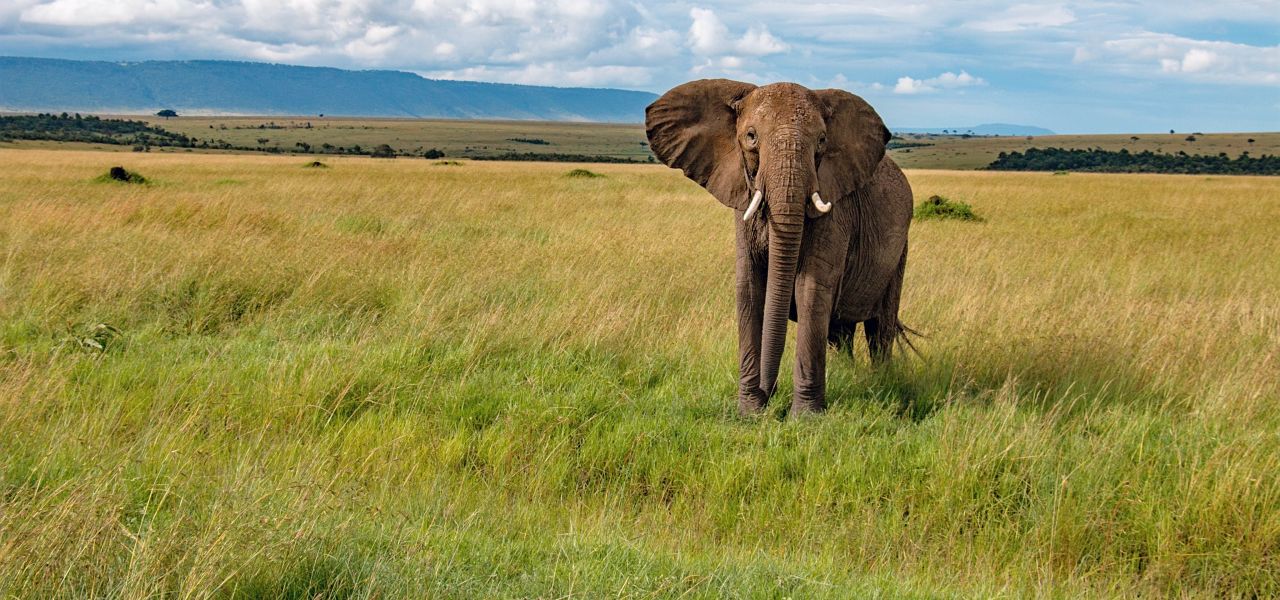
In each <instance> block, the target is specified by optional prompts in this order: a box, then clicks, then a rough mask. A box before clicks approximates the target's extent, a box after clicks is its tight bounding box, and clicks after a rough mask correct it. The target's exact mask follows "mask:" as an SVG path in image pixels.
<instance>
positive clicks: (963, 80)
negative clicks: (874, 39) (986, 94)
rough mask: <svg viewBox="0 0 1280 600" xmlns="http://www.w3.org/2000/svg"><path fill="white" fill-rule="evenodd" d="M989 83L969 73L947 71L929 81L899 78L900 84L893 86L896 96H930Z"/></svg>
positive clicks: (905, 77)
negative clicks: (939, 92) (947, 90)
mask: <svg viewBox="0 0 1280 600" xmlns="http://www.w3.org/2000/svg"><path fill="white" fill-rule="evenodd" d="M986 84H987V82H986V81H984V80H983V79H982V78H981V77H974V76H973V75H970V74H969V72H968V71H960V73H959V74H956V73H952V72H951V71H947V72H945V73H943V74H941V75H938V76H937V77H930V78H928V79H915V78H912V77H907V76H903V77H899V78H898V82H897V83H896V84H894V86H893V93H895V94H930V93H933V92H937V91H939V90H944V89H955V88H962V87H970V86H975V85H986Z"/></svg>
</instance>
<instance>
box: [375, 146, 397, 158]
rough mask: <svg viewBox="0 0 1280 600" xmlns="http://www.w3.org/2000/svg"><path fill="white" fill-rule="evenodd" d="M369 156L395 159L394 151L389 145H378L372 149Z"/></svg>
mask: <svg viewBox="0 0 1280 600" xmlns="http://www.w3.org/2000/svg"><path fill="white" fill-rule="evenodd" d="M370 156H372V157H374V158H395V157H396V151H395V149H394V148H392V147H391V146H390V145H387V144H380V145H379V146H378V147H377V148H374V149H373V152H371V153H370Z"/></svg>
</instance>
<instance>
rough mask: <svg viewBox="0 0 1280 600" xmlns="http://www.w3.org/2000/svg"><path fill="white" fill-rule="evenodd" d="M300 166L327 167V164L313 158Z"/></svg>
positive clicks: (308, 167)
mask: <svg viewBox="0 0 1280 600" xmlns="http://www.w3.org/2000/svg"><path fill="white" fill-rule="evenodd" d="M302 166H303V167H304V168H307V169H328V168H329V165H326V164H324V163H322V162H320V161H318V160H313V161H311V162H309V163H307V164H305V165H302Z"/></svg>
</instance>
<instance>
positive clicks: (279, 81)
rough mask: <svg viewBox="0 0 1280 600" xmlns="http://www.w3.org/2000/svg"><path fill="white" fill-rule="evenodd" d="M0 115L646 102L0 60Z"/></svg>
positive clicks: (559, 110) (568, 92)
mask: <svg viewBox="0 0 1280 600" xmlns="http://www.w3.org/2000/svg"><path fill="white" fill-rule="evenodd" d="M0 82H2V83H0V110H7V111H56V112H60V111H72V112H75V111H79V112H96V113H122V114H138V113H153V112H155V111H157V110H160V109H164V108H171V109H174V110H177V111H178V112H179V113H188V114H189V113H204V114H245V115H249V114H252V115H317V114H325V115H334V116H364V117H436V118H457V119H521V120H527V119H536V120H552V121H605V122H618V123H635V122H640V121H643V120H644V108H645V106H647V105H648V104H649V103H650V102H652V101H653V100H654V99H655V98H657V96H656V95H654V94H651V93H648V92H635V91H628V90H616V89H598V88H555V87H541V86H529V85H510V84H502V83H481V82H470V81H447V80H438V79H427V78H424V77H421V76H419V75H415V74H413V73H406V72H403V71H347V70H343V69H332V68H321V67H298V66H291V65H277V64H266V63H253V62H235V61H218V60H193V61H145V62H102V61H78V60H56V59H45V58H19V57H0Z"/></svg>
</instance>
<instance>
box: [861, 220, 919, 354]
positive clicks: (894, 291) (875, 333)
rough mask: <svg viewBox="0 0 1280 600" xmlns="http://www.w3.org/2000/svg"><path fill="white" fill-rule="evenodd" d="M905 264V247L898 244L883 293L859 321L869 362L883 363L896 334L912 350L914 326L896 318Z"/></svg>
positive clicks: (890, 350)
mask: <svg viewBox="0 0 1280 600" xmlns="http://www.w3.org/2000/svg"><path fill="white" fill-rule="evenodd" d="M906 268H907V248H906V247H905V246H903V248H902V258H901V259H899V261H898V270H897V272H896V273H894V275H893V279H891V280H890V281H889V287H888V288H887V289H886V290H885V293H884V297H883V298H881V300H880V303H879V304H878V305H877V306H876V311H875V315H876V316H874V317H872V318H870V319H867V320H866V321H863V323H862V327H863V331H864V333H865V334H866V337H867V350H868V352H869V353H870V354H871V362H872V363H873V364H875V365H881V364H884V363H885V362H886V361H888V360H889V358H890V357H891V356H892V355H893V344H894V342H895V341H897V340H898V339H899V338H901V339H902V342H903V343H904V344H906V345H907V347H908V348H911V349H912V350H915V345H914V344H912V343H911V338H910V337H908V335H909V334H911V335H919V333H917V332H916V331H915V330H913V329H911V328H910V327H907V326H906V325H903V324H902V321H900V320H899V319H898V302H899V300H900V299H901V298H902V278H903V274H904V273H905V272H906Z"/></svg>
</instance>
